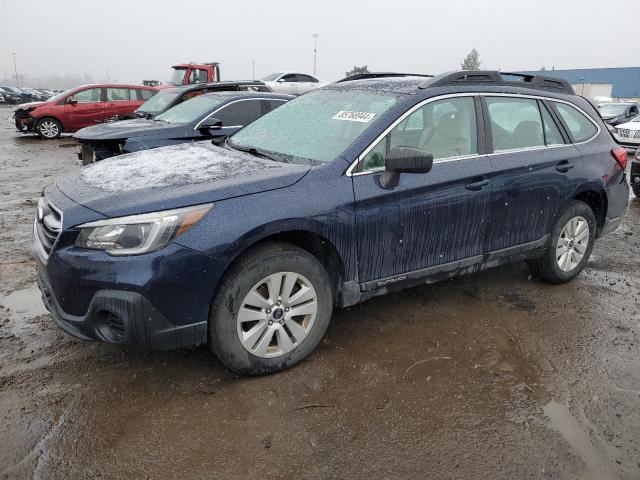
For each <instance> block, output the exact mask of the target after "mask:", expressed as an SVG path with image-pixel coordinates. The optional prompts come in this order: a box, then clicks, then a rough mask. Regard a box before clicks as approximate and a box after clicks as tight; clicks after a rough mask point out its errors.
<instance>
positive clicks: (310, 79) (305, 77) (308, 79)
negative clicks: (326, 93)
mask: <svg viewBox="0 0 640 480" xmlns="http://www.w3.org/2000/svg"><path fill="white" fill-rule="evenodd" d="M296 77H297V79H298V81H299V82H308V83H317V82H318V80H316V79H315V78H313V77H310V76H309V75H301V74H298V75H296Z"/></svg>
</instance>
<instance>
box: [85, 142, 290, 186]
mask: <svg viewBox="0 0 640 480" xmlns="http://www.w3.org/2000/svg"><path fill="white" fill-rule="evenodd" d="M280 167H281V165H279V164H277V163H275V162H274V163H273V165H269V164H267V163H266V162H262V161H258V160H255V159H252V158H251V157H249V156H248V155H244V154H241V153H236V152H233V151H229V150H226V149H223V148H220V147H216V146H214V145H212V144H211V143H210V142H208V141H207V142H197V143H183V144H180V145H172V146H169V147H163V148H155V149H152V150H144V151H142V152H137V153H131V154H127V155H122V156H120V157H116V158H112V159H107V160H102V161H100V162H98V163H96V164H93V165H90V166H88V167H85V168H83V169H82V173H81V177H82V180H83V181H84V182H86V183H87V184H88V185H89V186H91V187H93V188H97V189H100V190H106V191H109V192H124V191H131V190H141V189H145V188H154V187H165V186H182V185H190V184H194V183H201V182H205V181H208V180H223V179H225V178H230V177H235V176H236V175H242V174H245V173H249V172H254V171H256V170H263V169H266V168H280Z"/></svg>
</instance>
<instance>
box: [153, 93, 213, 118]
mask: <svg viewBox="0 0 640 480" xmlns="http://www.w3.org/2000/svg"><path fill="white" fill-rule="evenodd" d="M223 101H224V99H223V98H220V97H213V96H208V95H201V96H199V97H195V98H192V99H191V100H187V101H186V102H182V103H181V104H179V105H176V106H175V107H173V108H170V109H169V110H167V111H166V112H164V113H161V114H160V115H158V116H157V117H155V119H154V120H160V121H163V122H168V123H192V122H195V121H196V120H199V119H201V118H202V117H204V116H205V115H206V114H208V113H211V112H212V111H213V110H215V108H216V107H217V106H218V105H220V104H221V103H222V102H223Z"/></svg>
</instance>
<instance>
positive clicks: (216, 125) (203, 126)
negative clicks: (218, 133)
mask: <svg viewBox="0 0 640 480" xmlns="http://www.w3.org/2000/svg"><path fill="white" fill-rule="evenodd" d="M221 128H222V120H218V119H217V118H214V117H209V118H205V119H204V120H203V121H202V122H200V125H198V130H200V131H202V130H220V129H221Z"/></svg>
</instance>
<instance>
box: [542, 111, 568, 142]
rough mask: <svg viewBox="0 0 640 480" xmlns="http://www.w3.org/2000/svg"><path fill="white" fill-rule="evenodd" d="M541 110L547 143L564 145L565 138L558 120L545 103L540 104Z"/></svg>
mask: <svg viewBox="0 0 640 480" xmlns="http://www.w3.org/2000/svg"><path fill="white" fill-rule="evenodd" d="M540 112H541V113H542V123H543V124H544V138H545V141H546V144H547V145H563V144H564V139H563V138H562V134H561V133H560V130H558V126H557V125H556V122H554V121H553V118H551V114H550V113H549V112H548V110H547V108H546V107H545V106H544V105H540Z"/></svg>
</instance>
